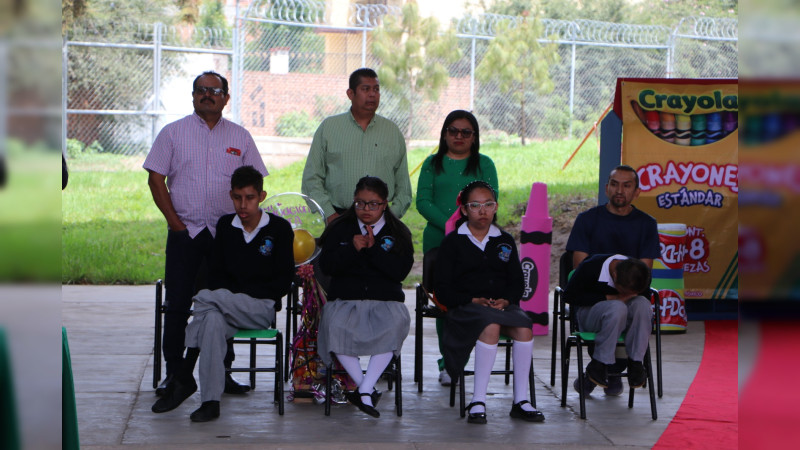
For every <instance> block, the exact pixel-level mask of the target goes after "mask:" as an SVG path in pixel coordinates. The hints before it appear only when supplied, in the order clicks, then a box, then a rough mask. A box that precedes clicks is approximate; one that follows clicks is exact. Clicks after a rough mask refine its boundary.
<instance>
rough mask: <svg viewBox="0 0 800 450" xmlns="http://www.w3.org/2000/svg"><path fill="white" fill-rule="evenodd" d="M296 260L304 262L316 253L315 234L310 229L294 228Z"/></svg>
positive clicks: (296, 261)
mask: <svg viewBox="0 0 800 450" xmlns="http://www.w3.org/2000/svg"><path fill="white" fill-rule="evenodd" d="M293 247H294V262H295V263H297V264H302V263H304V262H306V261H308V259H309V258H311V256H312V255H313V254H314V250H315V249H316V248H317V244H316V243H315V242H314V236H312V235H311V233H309V232H308V231H306V230H304V229H302V228H298V229H296V230H294V246H293Z"/></svg>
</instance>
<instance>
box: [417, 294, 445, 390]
mask: <svg viewBox="0 0 800 450" xmlns="http://www.w3.org/2000/svg"><path fill="white" fill-rule="evenodd" d="M416 293H417V296H416V297H417V298H416V305H417V306H416V309H415V312H416V314H415V315H414V316H415V318H414V320H415V322H414V324H415V325H414V382H415V383H417V392H422V319H423V318H425V317H428V318H432V319H437V318H444V316H445V312H444V311H443V310H442V309H440V308H439V307H438V306H437V305H436V304H435V303H434V302H433V295H432V294H431V293H429V292H428V290H427V289H425V287H424V286H422V285H421V284H417V285H416Z"/></svg>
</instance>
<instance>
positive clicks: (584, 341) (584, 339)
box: [554, 287, 661, 420]
mask: <svg viewBox="0 0 800 450" xmlns="http://www.w3.org/2000/svg"><path fill="white" fill-rule="evenodd" d="M651 293H654V294H653V295H654V296H655V314H654V315H653V321H654V323H655V329H656V342H657V343H659V344H660V339H659V337H660V335H661V320H660V316H661V306H660V303H661V302H660V299H659V298H658V292H657V291H655V290H654V289H651ZM554 301H555V302H558V303H559V305H560V308H561V311H564V310H565V307H566V302H565V300H564V290H563V289H562V288H561V287H556V289H555V299H554ZM569 315H570V317H569V321H570V336H569V337H567V338H566V339H564V335H565V333H564V329H565V325H566V323H565V322H566V320H567V318H566V317H565V315H563V314H562V315H561V316H560V320H561V329H562V331H561V336H562V352H561V406H562V407H564V406H566V405H567V385H568V381H569V360H570V355H569V353H570V348H571V347H576V350H577V351H576V353H577V355H578V386H579V387H580V389H579V392H578V395H579V399H580V416H581V419H586V393H585V392H584V390H583V383H584V377H585V375H584V366H583V347H584V346H586V347H588V348H589V350H590V352H591V348H592V347H593V346H594V340H595V337H596V335H595V333H591V332H583V331H578V330H577V320H576V319H575V312H574V308H570V312H569ZM624 345H625V334H624V333H623V335H622V336H620V337H619V339H617V346H624ZM659 346H660V345H659ZM642 362H643V364H644V369H645V372H646V374H647V383H646V384H647V389H648V391H649V395H650V412H651V414H652V417H653V420H656V419H657V418H658V412H657V410H656V396H655V395H656V394H655V390H656V389H655V386H654V383H653V367H652V362H651V359H650V344H649V343H648V345H647V351H646V352H645V355H644V359H643V361H642ZM609 376H621V377H627V376H628V374H627V372H621V373H609ZM635 391H636V389H634V388H630V389H629V393H628V408H633V399H634V394H635Z"/></svg>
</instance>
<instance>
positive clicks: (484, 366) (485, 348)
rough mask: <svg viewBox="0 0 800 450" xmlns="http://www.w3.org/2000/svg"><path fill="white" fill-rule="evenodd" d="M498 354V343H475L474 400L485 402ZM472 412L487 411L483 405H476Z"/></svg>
mask: <svg viewBox="0 0 800 450" xmlns="http://www.w3.org/2000/svg"><path fill="white" fill-rule="evenodd" d="M496 356H497V344H494V345H492V344H486V343H484V342H481V341H477V342H476V343H475V376H474V380H473V381H474V383H475V384H474V386H473V387H472V401H473V402H485V401H486V390H487V389H488V388H489V376H490V375H491V374H492V367H494V360H495V357H496ZM469 412H471V413H481V412H486V408H484V407H483V406H474V407H472V409H470V410H469Z"/></svg>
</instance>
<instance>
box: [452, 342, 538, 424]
mask: <svg viewBox="0 0 800 450" xmlns="http://www.w3.org/2000/svg"><path fill="white" fill-rule="evenodd" d="M497 346H498V347H504V348H505V350H506V364H505V369H503V370H492V373H491V374H492V375H504V376H505V382H506V386H508V384H509V381H510V379H511V375H513V374H514V370H513V369H512V367H511V347H513V346H514V341H512V340H511V338H509V337H507V336H503V335H500V341H499V342H498V343H497ZM465 375H472V376H474V375H475V371H473V370H466V369H464V371H463V372H461V376H459V377H458V390H459V405H460V408H459V409H460V411H459V413H460V415H461V417H464V416H465V415H466V411H465V408H466V396H467V395H466V389H465V388H464V376H465ZM534 381H535V380H534V377H533V359H531V368H530V370H529V371H528V388H529V389H530V398H531V400H530V401H531V405H533V407H534V408H536V390H535V389H534ZM455 404H456V383H452V384H451V385H450V407H451V408H452V407H453V406H455Z"/></svg>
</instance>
